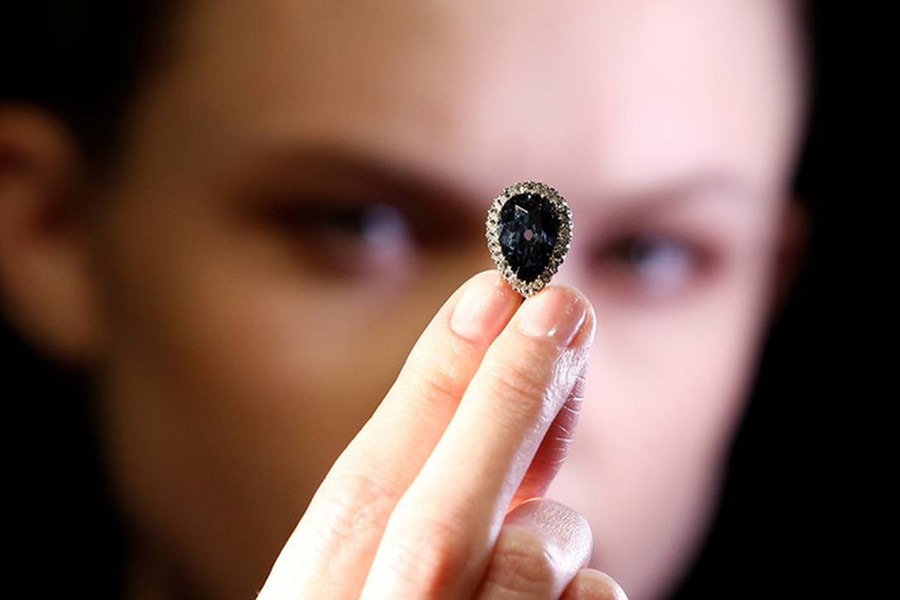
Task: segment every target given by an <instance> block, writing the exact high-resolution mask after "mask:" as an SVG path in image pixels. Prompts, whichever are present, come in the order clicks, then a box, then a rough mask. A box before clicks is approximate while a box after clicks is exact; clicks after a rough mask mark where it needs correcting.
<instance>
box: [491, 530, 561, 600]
mask: <svg viewBox="0 0 900 600" xmlns="http://www.w3.org/2000/svg"><path fill="white" fill-rule="evenodd" d="M557 562H558V560H557V558H556V556H555V554H554V552H553V551H552V550H551V549H550V548H549V547H548V546H547V544H546V543H545V542H544V541H543V540H542V539H541V538H540V537H538V536H537V535H534V534H532V533H530V532H527V531H522V530H520V528H516V527H506V528H504V530H503V532H502V533H501V535H500V538H499V539H498V540H497V545H496V547H495V549H494V556H493V557H492V559H491V566H490V570H489V575H488V580H489V583H490V585H491V586H492V587H493V588H495V589H496V590H497V591H500V592H505V593H518V594H537V593H542V592H546V591H547V590H551V589H553V588H555V587H556V579H557V571H558V565H557Z"/></svg>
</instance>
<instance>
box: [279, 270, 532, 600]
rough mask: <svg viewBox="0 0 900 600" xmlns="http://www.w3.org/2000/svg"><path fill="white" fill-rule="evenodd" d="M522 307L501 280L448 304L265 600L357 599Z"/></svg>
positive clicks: (472, 287)
mask: <svg viewBox="0 0 900 600" xmlns="http://www.w3.org/2000/svg"><path fill="white" fill-rule="evenodd" d="M521 302H522V298H521V297H520V296H519V295H518V294H517V293H516V292H514V291H513V290H512V289H511V288H510V287H509V286H508V285H507V284H506V283H505V282H504V281H503V280H502V279H501V278H500V276H499V274H498V273H497V272H496V271H486V272H482V273H479V274H477V275H475V276H473V277H472V278H471V279H469V280H468V281H467V282H466V283H464V284H463V285H462V286H460V288H459V289H458V290H457V291H456V292H455V293H454V294H453V295H451V297H450V298H449V299H448V300H447V302H446V303H445V304H444V306H443V307H442V308H441V309H440V310H439V311H438V312H437V314H436V315H435V317H434V318H433V319H432V321H431V322H430V323H429V325H428V326H427V327H426V328H425V330H424V331H423V333H422V335H421V336H420V337H419V339H418V341H417V342H416V344H415V345H414V347H413V349H412V351H411V352H410V354H409V357H408V358H407V360H406V363H405V364H404V366H403V368H402V370H401V372H400V374H399V375H398V377H397V380H396V381H395V383H394V385H393V386H392V387H391V389H390V391H389V392H388V393H387V395H386V396H385V398H384V400H383V401H382V403H381V404H380V405H379V406H378V408H377V409H376V411H375V413H374V414H373V415H372V417H371V418H370V419H369V421H368V422H367V423H366V424H365V426H363V428H362V429H361V430H360V432H359V433H358V434H357V435H356V437H355V438H354V439H353V441H351V442H350V444H349V445H348V446H347V448H346V449H345V450H344V452H343V453H342V454H341V456H340V457H339V458H338V459H337V461H336V462H335V463H334V465H333V466H332V468H331V470H330V471H329V473H328V476H327V477H326V478H325V480H324V481H323V483H322V485H321V486H320V488H319V489H318V491H317V492H316V494H315V496H314V497H313V499H312V501H311V502H310V505H309V508H308V509H307V511H306V513H305V514H304V515H303V518H302V519H301V520H300V522H299V524H298V525H297V527H296V529H295V530H294V532H293V533H292V535H291V537H290V539H289V540H288V542H287V544H286V546H285V547H284V549H283V550H282V552H281V554H280V555H279V557H278V560H277V562H276V564H275V566H274V567H273V569H272V572H271V574H270V576H269V579H268V580H267V581H266V586H265V588H264V589H263V593H261V597H263V596H268V595H269V594H270V593H273V592H272V591H273V590H276V589H277V590H279V591H278V592H277V594H274V593H273V594H274V595H279V596H280V594H281V593H284V592H291V593H294V594H295V595H296V593H297V592H298V591H300V590H303V591H304V592H308V593H310V594H311V597H325V596H333V595H335V593H336V590H342V593H343V594H345V595H353V594H355V593H358V592H359V591H360V590H361V589H362V587H363V584H364V582H365V577H366V573H367V571H368V565H369V563H370V562H371V560H372V558H373V557H374V554H375V551H376V549H377V547H378V543H379V541H380V539H381V535H382V532H383V530H384V526H385V525H386V523H387V520H388V517H389V516H390V514H391V512H392V511H393V509H394V506H395V505H396V503H397V500H398V499H399V498H400V496H402V495H403V493H404V492H405V491H406V489H407V487H408V486H409V484H410V483H411V482H412V481H413V479H415V477H416V475H417V474H418V472H419V470H420V469H421V467H422V465H423V464H424V463H425V461H426V460H427V458H428V456H429V455H430V454H431V452H432V450H433V449H434V447H435V445H436V444H437V442H438V440H439V439H440V437H441V435H442V434H443V432H444V430H445V429H446V427H447V424H448V423H449V422H450V419H451V417H452V416H453V414H454V412H455V411H456V408H457V405H458V403H459V400H460V398H461V397H462V395H463V392H464V391H465V389H466V388H467V386H468V384H469V381H470V380H471V378H472V376H473V375H474V373H475V371H476V370H477V368H478V366H479V364H480V363H481V360H482V358H483V357H484V354H485V352H486V350H487V348H488V346H489V345H490V344H491V342H492V341H493V340H494V338H496V337H497V335H498V334H499V333H500V331H502V330H503V329H504V327H505V326H506V324H507V323H508V322H509V320H510V319H511V318H512V316H513V314H514V313H515V311H516V309H517V308H518V306H519V305H520V304H521Z"/></svg>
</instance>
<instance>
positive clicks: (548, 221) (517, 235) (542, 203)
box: [498, 193, 559, 283]
mask: <svg viewBox="0 0 900 600" xmlns="http://www.w3.org/2000/svg"><path fill="white" fill-rule="evenodd" d="M498 227H499V233H500V250H501V252H503V256H504V257H505V258H506V261H507V262H508V263H509V266H510V267H511V268H512V270H513V272H514V273H515V274H516V276H517V277H518V278H519V279H520V280H522V281H524V282H526V283H530V282H532V281H534V280H535V279H537V278H538V277H539V276H540V275H541V273H543V272H544V270H545V269H546V268H547V267H548V266H549V265H550V258H551V256H553V247H554V246H555V245H556V240H557V239H558V237H559V218H558V217H557V216H556V211H554V209H553V205H552V204H551V203H550V201H549V200H548V199H546V198H544V197H542V196H539V195H538V194H534V193H524V194H518V195H516V196H513V197H512V198H510V199H509V200H507V201H506V204H504V205H503V208H502V209H500V220H499V223H498Z"/></svg>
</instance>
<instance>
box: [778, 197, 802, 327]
mask: <svg viewBox="0 0 900 600" xmlns="http://www.w3.org/2000/svg"><path fill="white" fill-rule="evenodd" d="M810 235H811V225H810V219H809V210H808V209H807V207H806V204H805V203H803V202H802V201H800V200H799V199H793V200H792V201H790V202H788V203H787V206H786V207H785V210H784V217H783V219H782V224H781V230H780V232H779V240H778V248H777V251H776V255H775V265H774V271H775V281H774V285H773V286H772V291H773V294H772V296H773V297H772V302H771V303H770V309H771V310H770V315H772V316H774V315H777V314H778V313H780V312H781V310H782V308H784V304H785V302H786V301H787V299H788V297H789V296H790V291H791V290H792V289H793V288H794V285H795V284H796V280H797V275H798V273H799V272H800V270H801V267H802V266H803V264H804V263H805V261H806V258H807V253H808V251H809V243H810Z"/></svg>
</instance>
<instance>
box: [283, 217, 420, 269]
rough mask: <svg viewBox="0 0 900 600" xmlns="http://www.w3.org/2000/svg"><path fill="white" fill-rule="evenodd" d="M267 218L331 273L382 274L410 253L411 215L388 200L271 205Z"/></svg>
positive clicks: (412, 251) (408, 258)
mask: <svg viewBox="0 0 900 600" xmlns="http://www.w3.org/2000/svg"><path fill="white" fill-rule="evenodd" d="M268 219H269V220H270V221H271V222H273V223H274V224H275V225H276V226H277V227H278V228H279V229H281V230H283V231H286V232H287V233H288V234H289V236H290V238H291V241H292V242H296V243H298V244H299V245H300V246H301V247H302V249H303V250H304V255H305V256H306V258H308V259H309V262H310V264H312V265H313V266H315V267H319V268H321V269H323V270H327V271H328V272H331V273H336V274H345V275H346V274H353V275H358V276H375V277H377V276H385V275H389V274H391V273H392V272H393V271H396V270H399V269H403V268H405V267H406V266H408V264H409V263H410V261H412V260H413V259H414V258H415V253H416V243H417V241H416V239H415V231H414V227H413V224H412V222H411V219H410V218H409V217H408V216H407V215H406V214H404V212H403V211H402V210H401V209H400V208H398V207H397V206H394V205H392V204H389V203H384V202H371V203H353V204H351V203H347V202H345V201H341V200H327V199H322V200H317V201H315V202H310V201H308V200H307V201H304V202H302V203H296V204H294V205H288V206H285V205H281V206H276V207H274V208H273V209H272V210H270V211H269V214H268Z"/></svg>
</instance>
